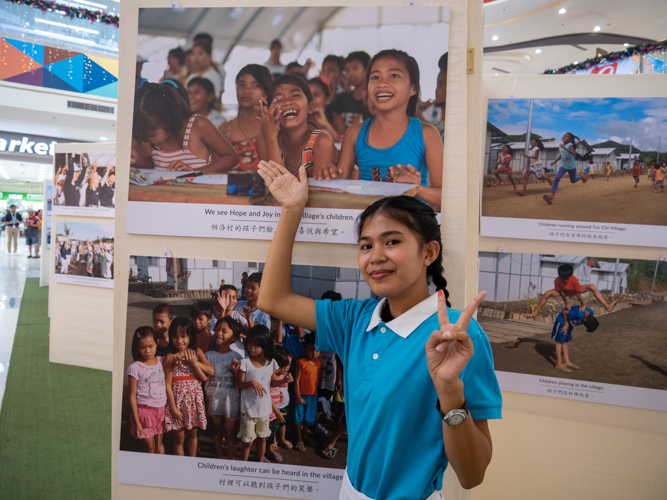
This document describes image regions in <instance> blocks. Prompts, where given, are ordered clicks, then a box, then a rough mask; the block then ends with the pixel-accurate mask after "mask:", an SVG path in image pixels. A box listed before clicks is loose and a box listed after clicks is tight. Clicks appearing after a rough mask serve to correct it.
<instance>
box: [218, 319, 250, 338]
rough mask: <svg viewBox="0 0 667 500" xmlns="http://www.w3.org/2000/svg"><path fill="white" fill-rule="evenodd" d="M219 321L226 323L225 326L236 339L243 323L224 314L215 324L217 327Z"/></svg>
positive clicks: (239, 334)
mask: <svg viewBox="0 0 667 500" xmlns="http://www.w3.org/2000/svg"><path fill="white" fill-rule="evenodd" d="M220 323H227V326H228V327H229V329H230V330H231V331H232V338H233V339H238V338H239V337H240V336H241V334H242V333H243V325H242V324H241V322H240V321H238V320H236V319H234V318H232V317H231V316H224V317H223V318H220V319H219V320H218V322H217V323H216V324H215V327H216V328H217V327H218V325H219V324H220Z"/></svg>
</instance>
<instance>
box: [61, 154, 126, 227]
mask: <svg viewBox="0 0 667 500" xmlns="http://www.w3.org/2000/svg"><path fill="white" fill-rule="evenodd" d="M54 168H55V171H54V178H53V179H54V180H53V184H54V186H53V191H52V193H53V194H52V202H53V212H54V213H55V214H60V215H90V216H95V217H113V216H114V209H115V206H116V154H115V153H82V154H80V153H56V154H55V160H54ZM74 209H76V210H75V211H74Z"/></svg>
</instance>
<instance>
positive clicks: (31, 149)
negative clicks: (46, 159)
mask: <svg viewBox="0 0 667 500" xmlns="http://www.w3.org/2000/svg"><path fill="white" fill-rule="evenodd" d="M56 144H57V141H55V140H53V139H52V138H50V137H37V136H32V137H31V136H27V135H22V134H14V133H11V132H0V152H5V153H19V154H28V155H37V156H53V147H54V146H55V145H56Z"/></svg>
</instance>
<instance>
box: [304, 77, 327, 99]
mask: <svg viewBox="0 0 667 500" xmlns="http://www.w3.org/2000/svg"><path fill="white" fill-rule="evenodd" d="M311 83H312V84H313V85H317V86H319V87H320V88H321V89H322V92H324V95H325V96H327V97H329V96H330V95H331V89H330V88H329V86H328V85H327V84H326V83H324V80H322V79H321V78H320V77H319V76H316V77H315V78H311V79H310V80H308V85H310V84H311Z"/></svg>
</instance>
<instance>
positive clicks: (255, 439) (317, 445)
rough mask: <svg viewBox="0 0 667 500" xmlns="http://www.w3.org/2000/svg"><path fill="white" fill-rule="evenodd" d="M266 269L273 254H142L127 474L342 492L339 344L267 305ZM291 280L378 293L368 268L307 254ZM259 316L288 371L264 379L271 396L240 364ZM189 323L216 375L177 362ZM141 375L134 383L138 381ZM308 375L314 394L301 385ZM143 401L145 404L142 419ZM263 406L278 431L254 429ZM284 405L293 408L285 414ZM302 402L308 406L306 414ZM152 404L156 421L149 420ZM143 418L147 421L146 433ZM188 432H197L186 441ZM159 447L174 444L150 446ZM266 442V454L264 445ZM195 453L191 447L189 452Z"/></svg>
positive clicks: (126, 426)
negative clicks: (253, 258) (263, 301)
mask: <svg viewBox="0 0 667 500" xmlns="http://www.w3.org/2000/svg"><path fill="white" fill-rule="evenodd" d="M263 269H264V264H263V263H261V262H238V261H222V260H205V259H176V258H166V257H144V256H133V257H131V258H130V279H129V285H128V304H127V329H126V332H127V335H126V343H125V364H124V372H125V373H126V377H125V381H124V386H123V403H122V412H121V413H122V418H121V429H120V452H119V467H118V471H119V473H118V474H119V477H118V480H119V482H121V483H129V484H138V485H145V486H160V487H166V488H182V489H190V490H201V491H216V492H222V493H244V494H253V495H263V496H272V497H285V498H304V499H313V500H320V499H327V500H329V499H330V500H335V499H337V498H338V494H339V490H340V486H341V482H342V478H343V472H344V469H345V464H346V456H347V448H348V436H347V433H346V432H345V429H346V420H345V406H344V398H345V395H344V389H343V387H342V384H341V377H342V371H341V369H342V368H341V364H340V361H339V360H338V359H337V357H336V356H335V355H334V354H333V353H326V352H319V351H315V347H314V345H313V344H312V342H313V341H314V338H313V334H312V333H311V332H307V331H305V330H302V329H300V328H298V327H294V326H293V325H290V324H285V323H283V322H282V321H279V320H277V319H275V318H271V317H270V316H268V315H267V314H265V313H264V312H262V311H260V310H258V309H256V301H257V297H258V293H259V289H260V287H261V273H262V270H263ZM291 279H292V287H293V289H294V291H295V292H296V293H299V294H301V295H305V296H307V297H311V298H314V299H321V298H330V299H332V300H341V299H343V298H351V299H366V298H370V297H371V295H372V293H371V290H370V288H369V287H368V285H367V284H366V282H365V281H364V280H363V277H362V276H361V274H360V271H359V270H358V269H349V268H336V267H319V266H296V265H295V266H292V278H291ZM220 297H223V299H224V300H223V301H221V300H219V299H220ZM223 305H224V309H223ZM249 321H252V323H254V324H255V325H263V326H264V327H266V328H264V330H265V333H266V335H268V336H270V338H271V339H272V340H271V342H272V343H274V342H275V346H274V348H273V356H274V357H273V360H272V361H270V362H267V363H269V364H272V363H273V362H274V361H275V363H276V364H277V368H276V367H275V366H274V367H273V369H274V370H275V369H278V370H282V374H280V377H283V376H284V377H285V378H284V379H281V380H284V383H283V384H281V385H280V386H279V387H277V388H276V387H274V388H269V386H268V384H269V379H270V377H269V379H266V380H263V379H259V378H258V379H257V380H260V382H261V383H262V384H265V385H267V387H266V389H267V390H266V392H265V393H264V394H263V395H261V396H258V395H257V393H256V392H255V390H254V389H253V388H248V389H243V390H241V391H239V390H238V388H237V383H238V382H239V378H238V377H239V373H238V371H237V372H236V373H235V372H234V369H235V368H234V363H237V362H238V363H241V366H240V368H239V370H241V371H244V370H246V368H244V366H245V365H244V363H248V362H249V357H248V356H249V353H248V349H247V345H248V342H247V339H248V336H250V337H251V338H255V337H253V334H254V333H253V332H252V331H251V328H250V323H249ZM260 328H261V326H260ZM254 329H256V328H254ZM254 329H253V330H254ZM179 332H181V333H179ZM181 334H187V335H189V336H191V339H192V344H190V345H189V346H190V347H193V346H195V345H196V348H198V349H199V350H200V351H201V353H202V354H201V356H202V357H203V358H205V360H206V361H207V362H208V363H209V364H210V365H211V366H212V367H213V369H212V370H213V375H210V376H208V377H204V378H206V380H203V378H201V379H199V381H190V379H188V378H187V377H190V378H192V374H191V373H190V371H192V369H191V368H188V367H186V366H184V365H178V366H175V365H174V364H173V362H172V360H175V359H180V358H179V356H181V350H182V348H183V347H184V345H182V343H179V341H178V340H176V339H177V336H178V335H181ZM156 338H157V340H155V339H156ZM142 339H145V340H142ZM140 341H141V342H145V343H152V344H151V345H152V346H153V347H152V349H153V351H152V352H151V354H150V355H148V356H146V355H143V354H141V352H143V351H140V349H139V342H140ZM142 346H143V344H142ZM193 349H194V347H193ZM279 350H281V352H282V354H281V355H279V353H278V351H279ZM311 350H312V352H311ZM253 352H254V351H253ZM169 356H171V357H169ZM311 358H312V359H311ZM254 359H255V358H253V359H252V360H251V361H253V362H254ZM311 361H312V363H311ZM309 363H310V364H311V366H314V367H316V369H315V370H313V371H312V372H310V371H308V370H305V369H304V368H301V370H302V373H303V375H301V376H300V377H301V378H298V377H296V373H297V367H303V366H306V365H308V364H309ZM260 366H262V365H261V364H260ZM265 366H268V364H267V365H265ZM272 366H273V365H272ZM247 370H248V371H247V372H244V373H246V376H247V377H250V376H251V371H250V370H251V369H250V368H247ZM306 371H308V373H306ZM140 372H141V373H140ZM149 372H150V373H149ZM153 372H155V373H153ZM170 372H171V374H172V375H173V376H172V375H168V374H169V373H170ZM181 372H182V373H181ZM186 372H187V373H186ZM197 373H199V372H197ZM271 373H272V372H271V370H270V372H269V375H270V374H271ZM167 375H168V377H167ZM252 376H254V375H252ZM137 377H138V378H137ZM165 377H167V378H165ZM169 380H171V381H172V382H171V385H169V382H168V381H169ZM245 380H250V379H245ZM253 380H255V379H254V378H253ZM262 380H263V381H262ZM135 381H136V382H135ZM202 382H203V384H202ZM135 383H136V390H134V392H133V391H131V390H130V385H129V384H135ZM296 383H299V384H300V385H299V388H300V394H301V396H302V397H304V398H305V401H304V403H305V404H301V403H300V402H299V399H298V397H297V396H296V394H295V392H294V384H296ZM165 384H167V386H168V387H169V391H171V394H173V397H174V408H171V407H170V405H169V404H167V403H166V394H167V389H166V386H165ZM132 398H134V399H132ZM271 398H273V400H272V399H271ZM271 401H273V407H272V405H271ZM137 405H138V406H137ZM133 408H138V410H137V412H138V413H137V416H136V418H135V416H134V413H133V411H134V410H133ZM142 408H143V409H142ZM255 408H262V410H261V411H263V412H264V413H261V412H260V413H261V414H260V413H257V415H255V416H254V417H252V418H255V417H256V418H260V419H262V418H264V417H266V419H267V422H268V425H269V431H270V434H269V433H268V432H267V433H265V432H264V429H263V428H262V425H260V424H258V425H257V427H255V432H254V434H253V433H248V432H247V426H246V420H247V418H246V416H250V415H254V414H252V413H251V412H252V411H254V409H255ZM276 408H277V409H278V411H279V412H280V413H281V415H278V416H276V413H275V411H276ZM175 410H178V411H179V412H180V413H181V414H183V415H185V417H184V418H183V420H182V424H175V423H174V418H173V415H176V414H177V413H176V411H175ZM258 411H259V410H258ZM299 411H301V414H302V416H297V415H299ZM304 412H306V413H304ZM308 412H312V418H313V421H312V422H309V425H303V424H302V425H301V427H300V425H299V424H298V422H304V423H305V422H306V420H304V419H306V418H308V419H309V418H311V417H305V416H303V415H308V414H309V413H308ZM149 413H150V414H151V415H153V417H154V419H153V420H151V419H148V420H146V419H147V418H148V417H146V415H148V414H149ZM244 415H246V416H244ZM239 416H240V417H239ZM153 417H151V418H153ZM137 419H138V420H139V422H140V425H142V426H143V430H144V434H142V436H144V437H143V438H142V439H140V438H138V433H137V430H136V429H137V425H136V420H137ZM269 419H270V420H269ZM149 420H150V422H151V423H147V422H148V421H149ZM281 420H282V422H281ZM311 423H312V425H310V424H311ZM148 427H150V431H149V429H148ZM193 429H194V430H193ZM299 433H301V434H299ZM303 433H306V434H303ZM184 434H187V436H189V438H188V439H190V441H188V442H187V443H185V444H184V442H183V441H182V440H181V438H182V437H183V435H184ZM308 434H310V437H308ZM149 437H150V439H149ZM300 442H301V445H298V443H300ZM246 443H247V444H246ZM151 446H152V448H151ZM299 446H303V448H300V447H299ZM150 450H153V451H155V450H157V451H158V453H164V454H154V453H146V452H147V451H150ZM258 450H264V451H263V452H261V451H258ZM260 452H261V453H263V454H264V455H263V456H259V455H258V453H260ZM183 453H185V455H186V456H178V455H179V454H183ZM187 455H190V456H187ZM194 455H196V458H195V457H194ZM231 457H233V458H234V460H231V459H230V458H231ZM264 458H266V460H264V462H263V461H262V460H263V459H264Z"/></svg>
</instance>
